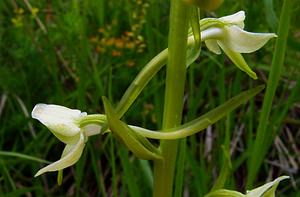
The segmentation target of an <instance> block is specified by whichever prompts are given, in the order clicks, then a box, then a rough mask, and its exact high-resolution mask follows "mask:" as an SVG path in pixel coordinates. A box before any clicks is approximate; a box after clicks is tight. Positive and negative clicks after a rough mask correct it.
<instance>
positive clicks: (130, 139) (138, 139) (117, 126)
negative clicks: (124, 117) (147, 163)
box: [102, 97, 161, 160]
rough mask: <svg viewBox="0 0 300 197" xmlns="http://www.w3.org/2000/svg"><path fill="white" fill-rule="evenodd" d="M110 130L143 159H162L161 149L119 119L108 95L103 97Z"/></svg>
mask: <svg viewBox="0 0 300 197" xmlns="http://www.w3.org/2000/svg"><path fill="white" fill-rule="evenodd" d="M102 99H103V103H104V108H105V113H106V116H107V122H108V126H109V128H110V130H111V131H112V133H113V134H115V135H116V137H117V138H118V139H119V140H120V141H122V142H123V143H124V144H125V145H126V146H127V148H128V149H129V150H130V151H132V152H133V153H134V154H135V155H136V156H137V157H139V158H141V159H148V160H150V159H161V155H160V154H161V153H160V151H159V150H158V149H157V148H156V147H155V146H154V145H153V144H151V142H149V140H147V139H146V138H145V137H143V136H141V135H139V134H137V133H136V132H134V131H133V130H132V129H131V128H130V127H129V126H127V125H126V124H125V123H123V122H122V121H120V120H119V119H118V116H117V114H116V113H115V112H114V110H113V109H112V106H111V104H110V103H109V101H108V100H107V98H106V97H102Z"/></svg>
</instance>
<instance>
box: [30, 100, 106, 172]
mask: <svg viewBox="0 0 300 197" xmlns="http://www.w3.org/2000/svg"><path fill="white" fill-rule="evenodd" d="M31 116H32V117H33V118H35V119H37V120H39V121H40V122H41V123H42V124H44V125H45V126H46V127H48V129H49V130H50V131H51V132H52V133H53V134H54V135H55V136H56V137H57V138H58V139H59V140H60V141H62V142H63V143H65V144H66V146H65V148H64V150H63V153H62V155H61V159H60V160H58V161H56V162H54V163H52V164H50V165H48V166H46V167H44V168H42V169H40V170H39V171H38V172H37V173H36V174H35V177H37V176H39V175H41V174H43V173H45V172H52V171H59V170H62V169H64V168H67V167H69V166H71V165H73V164H75V163H76V162H77V161H78V160H79V158H80V156H81V154H82V151H83V149H84V147H85V143H86V141H87V139H88V136H91V135H96V134H99V133H100V129H101V127H100V126H99V125H85V126H81V122H82V121H84V120H85V118H86V117H87V113H85V112H81V111H80V110H77V109H69V108H67V107H64V106H59V105H47V104H37V105H36V106H35V107H34V109H33V110H32V113H31Z"/></svg>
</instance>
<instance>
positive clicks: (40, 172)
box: [34, 169, 45, 178]
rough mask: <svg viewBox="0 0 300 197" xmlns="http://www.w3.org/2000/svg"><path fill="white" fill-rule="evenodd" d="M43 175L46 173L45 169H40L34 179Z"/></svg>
mask: <svg viewBox="0 0 300 197" xmlns="http://www.w3.org/2000/svg"><path fill="white" fill-rule="evenodd" d="M43 173H45V172H44V171H43V169H40V170H39V171H37V173H36V174H35V175H34V178H36V177H38V176H40V175H41V174H43Z"/></svg>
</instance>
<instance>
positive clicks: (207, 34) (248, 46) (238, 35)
mask: <svg viewBox="0 0 300 197" xmlns="http://www.w3.org/2000/svg"><path fill="white" fill-rule="evenodd" d="M204 20H207V19H204ZM208 20H211V21H214V22H216V21H217V22H219V23H218V25H212V26H211V27H209V28H208V29H206V30H204V31H202V33H201V38H202V39H203V40H204V41H205V44H206V46H207V48H208V49H209V50H210V51H212V52H214V53H216V54H221V50H220V48H221V49H222V50H223V51H224V52H225V54H226V55H227V56H228V57H229V58H230V59H231V60H232V61H233V63H234V64H235V65H236V66H237V67H238V68H239V69H241V70H242V71H244V72H246V73H247V74H248V75H249V76H250V77H252V78H253V79H257V76H256V74H255V72H253V71H252V70H251V68H250V67H249V66H248V64H247V63H246V61H245V60H244V58H243V56H242V55H241V53H252V52H254V51H256V50H258V49H260V48H261V47H262V46H264V45H265V44H266V43H267V42H268V41H269V40H270V39H271V38H274V37H277V36H276V34H274V33H252V32H247V31H245V30H243V29H244V20H245V12H244V11H240V12H237V13H235V14H233V15H229V16H225V17H221V18H219V19H208ZM208 20H207V21H208ZM220 24H222V25H220Z"/></svg>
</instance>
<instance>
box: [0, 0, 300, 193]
mask: <svg viewBox="0 0 300 197" xmlns="http://www.w3.org/2000/svg"><path fill="white" fill-rule="evenodd" d="M136 2H138V1H133V0H131V1H117V0H113V1H103V0H101V1H96V0H90V1H30V3H31V6H32V7H37V8H39V12H38V14H37V16H38V18H39V20H40V21H41V22H42V24H43V25H44V26H45V28H46V30H47V32H46V33H45V32H44V31H43V29H42V26H41V25H39V24H38V23H37V19H36V18H34V17H32V16H31V13H30V11H29V10H28V7H27V6H26V4H25V3H24V1H9V0H3V1H0V25H1V28H0V52H1V53H0V196H22V195H25V194H27V193H30V194H32V195H35V196H66V195H69V196H141V195H142V196H145V197H146V196H151V195H152V187H153V183H152V179H153V177H152V173H149V170H150V169H152V167H153V164H152V162H146V161H141V160H138V159H137V158H135V157H134V156H133V155H132V153H130V152H128V151H127V150H126V149H125V148H124V146H123V145H122V144H120V143H119V142H118V141H117V140H115V139H114V138H113V137H112V136H111V135H110V134H106V135H103V136H95V137H91V138H90V139H89V141H88V143H87V146H86V148H85V150H84V154H83V156H82V158H81V159H80V161H79V162H78V163H77V164H76V165H75V166H73V167H70V168H68V169H66V170H64V179H63V183H62V185H61V186H57V184H56V173H47V174H45V175H42V176H41V177H38V178H34V177H33V176H34V174H35V173H36V172H37V170H38V169H39V168H41V167H42V166H44V165H45V164H44V163H42V162H45V161H56V160H57V159H58V158H59V157H60V154H61V151H62V149H63V144H62V143H61V142H59V141H58V140H57V139H56V138H54V137H53V136H52V135H51V133H50V132H49V131H48V130H47V128H45V127H44V126H42V125H41V124H40V123H38V122H37V121H35V120H33V119H31V118H30V112H31V110H32V108H33V106H34V105H35V104H36V103H55V104H61V105H65V106H67V107H70V108H78V109H81V110H82V111H87V112H88V113H103V112H104V108H103V104H102V101H101V96H107V97H108V98H109V100H110V101H113V102H114V104H117V103H118V101H119V100H120V98H121V97H122V94H123V93H124V92H125V90H126V88H127V87H128V86H129V84H130V82H131V81H132V80H133V79H134V77H135V75H136V74H137V73H138V72H139V71H140V70H141V69H142V68H143V66H144V65H145V64H146V63H147V62H148V61H149V60H150V59H151V58H152V57H154V56H155V55H156V54H157V53H158V52H160V51H161V50H163V49H164V48H166V46H167V41H168V39H167V35H168V21H169V20H168V16H169V10H168V9H169V3H168V1H159V0H151V1H141V4H137V3H136ZM146 4H147V6H146ZM282 4H283V1H271V0H265V1H256V2H255V3H253V2H252V1H233V0H227V1H225V3H224V4H223V6H222V7H221V8H220V9H219V10H217V11H216V12H215V13H205V12H202V13H201V14H202V17H204V16H223V15H227V14H232V13H234V12H236V11H238V10H241V9H243V10H245V11H246V16H247V17H246V30H250V31H253V32H271V31H273V32H274V31H276V30H277V26H278V21H279V18H280V11H281V8H282ZM20 8H22V9H23V10H24V11H23V13H21V12H20V10H19V11H18V9H20ZM299 10H300V6H299V5H298V4H297V3H295V4H294V7H293V12H292V18H291V26H290V32H289V35H288V41H287V45H286V56H285V61H284V69H283V71H282V74H281V77H280V78H279V82H278V86H277V91H276V92H275V96H274V100H273V103H272V106H271V114H272V115H271V117H270V119H269V125H270V126H269V127H268V129H267V131H268V132H272V133H274V135H275V136H274V139H276V138H277V141H276V143H274V142H273V141H272V142H270V147H269V148H268V147H267V146H266V147H262V149H266V148H268V149H267V150H268V151H267V154H266V156H265V157H264V158H263V159H262V167H261V168H260V170H259V172H258V174H257V176H256V177H255V179H256V181H255V182H254V186H257V185H260V184H262V183H265V182H266V181H267V177H268V178H275V177H278V176H280V175H284V174H285V175H289V176H291V177H293V178H292V179H291V180H289V181H285V182H283V183H281V184H280V186H279V190H278V191H279V196H297V195H300V191H299V190H298V189H297V186H298V187H299V178H300V177H299V172H298V171H297V170H296V169H297V168H299V166H300V161H299V157H300V156H299V149H300V143H299V140H298V139H299V135H300V132H299V128H300V124H299V120H300V115H299V95H300V81H299V76H300V63H299V59H300V37H299V28H300V26H299V23H298V21H299V20H300V17H299V15H298V14H297V13H299ZM133 14H136V15H137V16H138V17H137V18H135V17H133ZM18 18H21V19H19V20H20V22H21V23H22V24H21V26H18V25H16V24H14V23H12V19H18ZM143 21H144V22H143ZM133 27H134V31H133V29H132V28H133ZM126 32H132V33H133V35H132V36H126V35H127V33H126ZM139 36H142V38H143V39H141V38H140V37H139ZM120 43H121V45H124V46H123V48H122V47H120V48H119V47H117V44H120ZM132 43H134V47H133V48H131V47H128V48H126V46H125V45H126V44H132ZM143 44H145V45H146V47H145V48H143V46H142V45H143ZM274 44H275V40H274V41H272V42H270V43H268V44H267V45H266V46H265V47H264V48H263V49H261V50H259V51H258V52H255V53H253V54H249V55H248V54H246V55H245V58H246V59H247V62H248V63H249V65H250V66H251V67H252V68H254V70H255V71H256V72H257V73H258V76H259V79H258V80H256V81H252V80H251V79H250V78H249V77H248V76H247V75H245V74H244V73H242V72H240V71H239V70H238V69H236V68H235V66H234V65H233V64H232V63H231V62H230V61H229V60H228V59H227V57H226V56H224V55H221V56H215V55H213V54H212V53H211V52H209V51H208V50H207V49H206V47H205V46H203V47H202V52H201V56H200V58H199V61H198V60H197V61H196V63H193V64H192V65H191V67H190V68H189V69H188V71H187V72H188V75H187V83H186V87H185V103H184V113H183V120H184V121H185V122H187V121H190V120H193V119H195V118H196V117H198V116H200V115H201V114H204V113H205V112H207V111H209V110H211V109H213V108H214V107H216V106H218V105H220V104H221V103H223V102H224V101H226V100H227V99H229V98H231V97H232V96H234V95H237V94H238V93H240V92H241V91H242V90H246V89H249V88H251V87H255V86H257V85H259V84H262V83H266V82H267V76H268V75H269V73H270V70H271V67H270V65H271V62H272V58H273V55H274V46H275V45H274ZM164 80H165V69H162V70H161V71H160V72H159V73H158V75H157V76H155V78H154V79H153V80H152V81H151V82H150V84H149V85H148V86H147V87H146V88H145V90H144V91H143V92H142V94H141V96H140V97H139V98H138V100H137V101H136V102H135V103H134V104H133V106H132V107H131V108H130V109H129V111H128V112H127V113H126V114H125V117H124V120H125V121H126V122H127V123H130V124H135V125H141V126H143V127H147V128H151V129H160V128H161V126H162V114H163V113H162V111H163V107H162V106H163V103H164V101H163V95H164V82H165V81H164ZM263 96H264V95H263V93H261V94H259V95H258V96H256V97H255V98H254V99H253V100H251V101H250V102H248V103H247V104H246V105H243V106H242V107H240V108H239V109H238V110H236V111H234V112H232V113H231V114H230V115H229V116H228V117H227V118H224V119H222V120H221V121H219V122H218V123H217V124H215V125H214V126H212V127H210V128H209V129H207V131H206V132H202V133H199V134H196V135H194V136H191V137H189V138H187V140H186V144H185V143H182V144H184V145H180V146H179V147H180V151H182V150H185V151H182V152H183V153H185V154H180V155H181V156H180V157H179V158H180V159H179V160H178V164H177V166H178V167H180V168H184V169H183V175H184V176H182V175H181V174H178V175H177V176H176V180H177V181H176V183H175V184H176V189H177V191H178V192H181V191H180V190H181V189H180V185H181V184H182V185H183V188H182V192H184V193H187V194H190V196H203V195H204V194H205V193H207V192H209V191H210V190H211V188H212V187H213V184H214V182H215V180H217V178H218V175H219V174H220V173H221V172H222V170H221V169H222V167H223V165H224V163H225V162H226V160H224V152H223V149H222V148H221V147H222V146H224V147H226V148H227V149H225V150H226V151H230V153H231V154H230V156H231V163H232V168H231V169H225V170H224V171H228V172H226V173H227V174H228V177H227V179H226V182H225V186H224V187H225V188H228V189H237V190H239V191H245V189H246V188H245V187H246V180H247V176H248V171H247V162H248V158H249V155H250V154H251V150H252V149H251V147H252V146H253V144H254V139H255V136H256V130H257V128H258V123H259V113H260V111H261V109H262V103H263V99H264V98H263ZM278 139H280V140H281V141H282V142H283V146H282V145H281V144H280V143H278ZM280 140H279V141H280ZM185 146H186V147H185ZM262 146H264V145H262ZM285 149H286V150H287V152H286V151H284V150H285ZM180 151H179V152H180ZM39 161H40V162H39ZM183 164H184V165H183ZM179 172H180V170H179ZM181 180H183V183H181ZM179 196H181V195H179Z"/></svg>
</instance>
